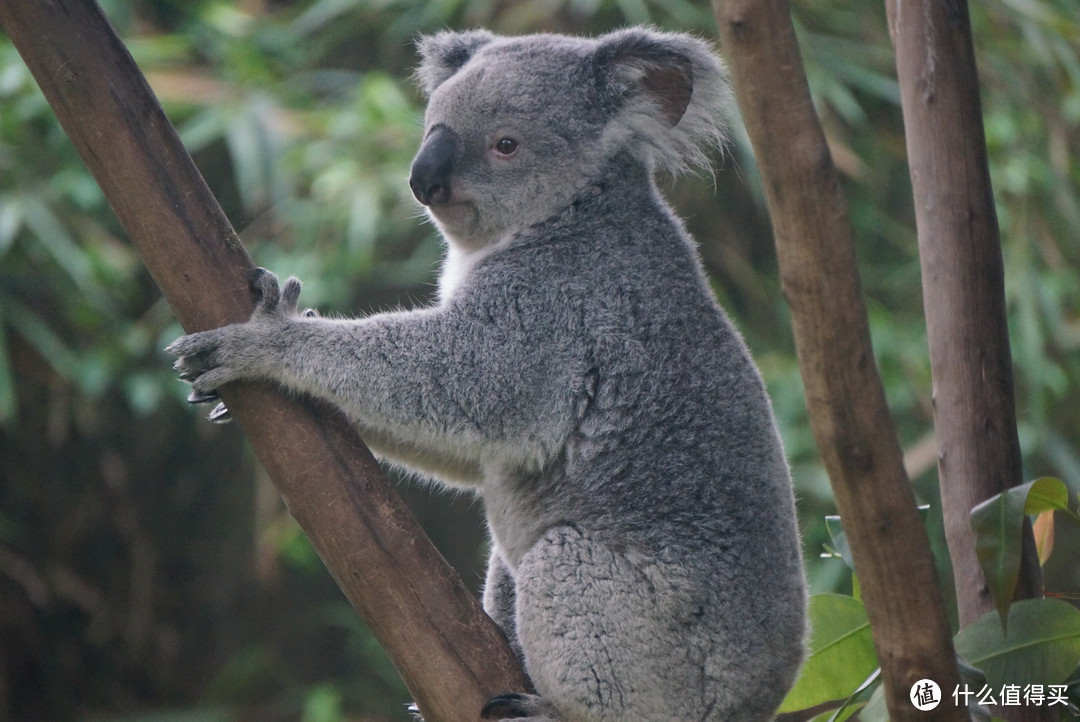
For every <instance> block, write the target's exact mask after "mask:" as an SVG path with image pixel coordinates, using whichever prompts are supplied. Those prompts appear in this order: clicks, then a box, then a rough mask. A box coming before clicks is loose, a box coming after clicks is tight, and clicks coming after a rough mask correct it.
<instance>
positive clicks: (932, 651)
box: [714, 0, 967, 722]
mask: <svg viewBox="0 0 1080 722" xmlns="http://www.w3.org/2000/svg"><path fill="white" fill-rule="evenodd" d="M714 8H715V10H716V16H717V22H718V25H719V28H720V36H721V39H722V41H723V47H724V50H725V54H726V56H727V59H728V61H729V64H730V66H731V71H732V78H733V81H734V85H735V92H736V95H737V97H738V100H739V107H740V108H741V109H742V113H743V117H744V118H745V120H746V125H747V130H748V132H749V134H750V140H751V141H752V143H753V145H754V152H755V155H756V156H757V160H758V165H759V168H760V170H761V176H762V182H763V184H764V187H765V194H766V198H767V200H768V204H769V211H770V215H771V217H772V221H773V229H774V232H775V237H776V249H777V255H778V258H779V262H780V275H781V280H782V283H783V289H784V294H785V296H786V297H787V300H788V303H789V305H790V306H791V313H792V322H793V326H794V330H795V343H796V348H797V350H798V355H799V367H800V369H801V371H802V376H803V384H804V386H805V393H806V402H807V407H808V409H809V412H810V423H811V425H812V427H813V431H814V436H815V439H816V440H817V445H818V449H819V450H820V452H821V455H822V459H823V461H824V463H825V467H826V469H827V470H828V472H829V478H830V480H831V482H832V488H833V492H834V494H835V496H836V505H837V508H838V509H839V511H840V514H841V516H842V517H843V522H844V530H845V532H846V533H847V536H848V540H849V542H850V544H851V551H852V555H853V556H854V559H855V567H856V571H857V573H858V575H859V582H860V585H861V588H862V595H863V601H864V602H865V604H866V609H867V613H868V615H869V618H870V624H871V627H872V629H873V633H874V644H875V646H876V648H877V652H878V659H879V660H880V662H881V669H882V675H883V680H884V683H885V692H886V702H887V704H888V707H889V713H890V717H891V719H893V720H896V721H897V722H899V721H900V720H966V719H967V713H966V711H965V710H963V709H957V708H956V707H955V706H954V705H953V704H952V700H951V699H950V695H951V692H952V690H953V689H954V688H955V685H956V684H957V683H958V682H959V677H958V674H957V668H956V659H955V653H954V651H953V646H952V636H951V634H950V630H949V625H948V621H947V618H946V614H945V609H944V605H943V603H942V598H941V594H940V590H939V588H938V583H937V576H936V573H935V570H934V561H933V556H932V554H931V551H930V542H929V539H928V537H927V534H926V530H925V528H924V527H923V523H922V520H921V518H920V516H919V514H918V512H917V510H916V505H915V497H914V494H913V492H912V490H911V485H910V483H909V482H908V479H907V476H906V474H905V472H904V468H903V460H902V452H901V449H900V444H899V441H898V439H897V437H896V432H895V429H894V426H893V423H892V418H891V417H890V415H889V411H888V408H887V406H886V403H885V394H884V390H883V389H882V386H881V380H880V378H879V376H878V371H877V366H876V364H875V363H874V357H873V352H872V349H871V346H870V330H869V322H868V319H867V313H866V307H865V304H864V302H863V298H862V291H861V288H860V283H859V276H858V269H857V266H856V261H855V250H854V242H853V238H852V229H851V224H850V221H849V220H848V209H847V201H846V199H845V198H844V196H843V193H842V192H841V189H840V185H839V180H838V178H837V174H836V169H835V168H834V166H833V164H832V158H831V156H830V155H829V150H828V147H827V146H826V144H825V138H824V135H823V134H822V132H821V128H820V125H819V123H818V119H817V116H816V114H815V113H814V107H813V103H812V102H811V99H810V91H809V88H808V86H807V83H806V76H805V74H804V72H803V67H802V60H801V59H800V57H799V49H798V43H797V41H796V39H795V33H794V29H793V27H792V24H791V18H790V14H789V11H788V5H787V3H786V2H784V1H783V0H715V2H714ZM923 678H929V679H932V680H934V681H935V682H937V683H938V684H939V685H940V686H941V689H942V691H943V693H944V696H945V699H944V700H942V704H941V705H939V706H938V707H937V708H936V709H935V710H933V711H927V712H920V711H918V710H916V709H915V707H914V706H913V705H912V704H911V701H910V698H909V693H910V690H911V688H912V686H913V684H914V683H915V682H917V681H918V680H920V679H923Z"/></svg>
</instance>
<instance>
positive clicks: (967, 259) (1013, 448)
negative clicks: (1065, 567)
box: [886, 0, 1049, 719]
mask: <svg viewBox="0 0 1080 722" xmlns="http://www.w3.org/2000/svg"><path fill="white" fill-rule="evenodd" d="M886 6H887V9H888V13H889V25H890V27H889V30H890V34H891V36H892V40H893V45H894V46H895V48H896V67H897V76H898V78H899V80H900V92H901V102H902V105H903V111H904V132H905V135H906V138H907V150H908V166H909V169H910V173H911V183H912V188H913V190H914V198H915V222H916V226H917V228H918V233H919V256H920V259H921V264H922V274H923V300H924V306H925V313H926V326H927V336H928V339H929V343H930V364H931V370H932V372H933V384H934V391H933V399H934V427H935V429H936V432H937V438H938V448H939V452H938V472H939V477H940V480H941V481H940V484H941V498H942V507H943V512H944V515H945V534H946V539H947V541H948V545H949V554H950V556H951V557H952V565H953V576H954V578H955V580H956V596H957V606H958V608H959V613H960V626H961V627H965V626H967V625H968V624H970V623H971V622H973V621H975V620H976V619H978V618H979V617H981V616H982V615H983V614H986V613H987V612H989V611H992V610H993V609H994V600H993V599H992V597H991V594H990V591H989V588H988V587H987V584H986V579H985V577H984V575H983V573H982V570H981V568H980V567H979V562H978V559H977V557H976V555H975V535H974V532H973V531H972V528H971V524H970V512H971V509H972V508H973V507H974V506H975V505H977V504H979V503H980V502H982V501H984V500H986V499H988V498H990V497H991V496H994V495H995V494H998V493H1000V492H1002V491H1004V490H1005V489H1008V488H1010V487H1012V486H1015V485H1017V484H1020V483H1021V481H1022V469H1021V458H1020V444H1019V441H1018V439H1017V432H1016V412H1015V400H1014V396H1013V377H1012V358H1011V355H1010V350H1009V335H1008V326H1007V321H1006V312H1005V284H1004V268H1003V262H1002V257H1001V241H1000V237H999V234H998V225H997V214H996V212H995V209H994V198H993V192H992V190H991V186H990V172H989V168H988V165H987V160H986V139H985V136H984V134H983V124H982V111H981V108H980V103H979V84H978V75H977V72H976V68H975V53H974V49H973V45H972V37H971V25H970V21H969V17H968V9H967V3H966V2H965V1H964V0H950V2H927V1H926V0H922V1H920V2H904V3H900V2H897V1H896V0H887V2H886ZM1023 544H1024V554H1023V558H1022V564H1021V570H1020V579H1019V581H1018V584H1017V590H1016V595H1015V596H1016V597H1017V598H1021V599H1023V598H1032V597H1037V596H1040V595H1041V594H1042V579H1041V572H1040V569H1039V564H1038V559H1037V556H1036V553H1035V542H1034V538H1033V536H1032V534H1031V528H1030V525H1025V528H1024V539H1023ZM1006 711H1007V710H1000V711H999V712H1000V713H1002V714H1004V713H1005V712H1006ZM1046 714H1047V710H1042V709H1040V708H1019V709H1012V710H1011V716H1012V717H1013V718H1015V719H1044V718H1045V719H1049V717H1047V716H1045V715H1046ZM1025 715H1026V716H1025Z"/></svg>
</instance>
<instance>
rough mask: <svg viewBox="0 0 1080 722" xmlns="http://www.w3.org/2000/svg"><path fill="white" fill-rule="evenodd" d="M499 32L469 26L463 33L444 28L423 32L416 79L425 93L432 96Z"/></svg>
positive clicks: (419, 40) (418, 41) (418, 44)
mask: <svg viewBox="0 0 1080 722" xmlns="http://www.w3.org/2000/svg"><path fill="white" fill-rule="evenodd" d="M494 39H495V36H494V35H493V34H491V33H489V32H488V31H487V30H469V31H466V32H462V33H457V32H453V31H450V30H444V31H443V32H440V33H436V34H435V35H422V36H420V38H419V39H418V40H417V41H416V49H417V51H419V53H420V66H419V67H418V68H417V69H416V81H417V83H418V84H419V85H420V89H421V90H423V91H424V95H428V96H430V95H431V93H432V91H433V90H435V88H437V87H439V86H440V85H442V83H443V82H445V81H446V79H447V78H449V77H450V76H451V75H453V74H454V73H456V72H457V71H458V69H459V68H461V66H462V65H464V64H465V63H467V62H468V61H469V58H471V57H472V56H473V53H475V52H476V51H477V50H479V49H480V48H482V47H483V46H485V45H487V44H488V43H490V42H491V41H492V40H494Z"/></svg>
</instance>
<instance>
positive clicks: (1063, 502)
mask: <svg viewBox="0 0 1080 722" xmlns="http://www.w3.org/2000/svg"><path fill="white" fill-rule="evenodd" d="M1068 501H1069V493H1068V490H1067V489H1066V487H1065V484H1064V482H1062V481H1061V480H1060V479H1053V478H1050V477H1043V478H1041V479H1036V480H1035V481H1029V482H1028V483H1026V484H1021V485H1020V486H1016V487H1013V488H1012V489H1008V490H1006V491H1003V492H1002V493H1000V494H997V495H995V496H993V497H991V498H989V499H987V500H986V501H984V502H983V503H981V504H979V505H978V506H976V507H975V508H974V509H972V510H971V528H972V529H973V530H974V531H975V554H976V556H978V558H979V566H981V567H982V570H983V574H984V575H985V576H986V583H987V585H988V586H989V587H990V593H991V594H992V595H993V597H994V606H995V608H996V609H997V612H998V616H999V618H1000V619H1001V624H1002V626H1003V627H1005V625H1006V624H1007V622H1008V614H1009V604H1010V602H1011V601H1012V598H1013V593H1014V592H1015V591H1016V581H1017V578H1018V577H1019V576H1020V554H1021V549H1020V547H1021V540H1022V535H1021V532H1022V531H1023V528H1024V519H1025V517H1027V515H1028V514H1038V513H1040V512H1043V511H1046V510H1047V509H1064V510H1065V511H1068Z"/></svg>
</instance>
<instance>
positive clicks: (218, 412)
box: [206, 404, 232, 424]
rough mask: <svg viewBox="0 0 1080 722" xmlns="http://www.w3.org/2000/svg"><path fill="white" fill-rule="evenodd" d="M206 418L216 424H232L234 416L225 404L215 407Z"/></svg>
mask: <svg viewBox="0 0 1080 722" xmlns="http://www.w3.org/2000/svg"><path fill="white" fill-rule="evenodd" d="M206 418H208V419H210V421H212V422H213V423H215V424H231V423H232V414H230V413H229V410H228V409H227V408H226V407H225V404H218V405H217V406H215V407H214V409H213V411H211V412H210V413H209V414H207V416H206Z"/></svg>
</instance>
